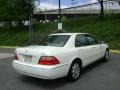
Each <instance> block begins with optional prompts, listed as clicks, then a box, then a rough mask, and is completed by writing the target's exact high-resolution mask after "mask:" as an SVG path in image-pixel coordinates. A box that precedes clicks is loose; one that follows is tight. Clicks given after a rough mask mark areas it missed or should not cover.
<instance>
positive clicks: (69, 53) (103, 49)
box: [13, 33, 109, 81]
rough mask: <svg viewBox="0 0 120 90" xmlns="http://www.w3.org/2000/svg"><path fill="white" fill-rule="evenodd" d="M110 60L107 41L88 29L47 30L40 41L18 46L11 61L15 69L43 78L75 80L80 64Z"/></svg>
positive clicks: (85, 64)
mask: <svg viewBox="0 0 120 90" xmlns="http://www.w3.org/2000/svg"><path fill="white" fill-rule="evenodd" d="M97 60H104V61H108V60H109V48H108V45H107V44H105V43H103V42H99V41H98V40H96V39H95V38H94V37H93V36H91V35H90V34H87V33H58V34H50V35H48V36H47V37H45V38H44V39H43V40H42V43H41V44H40V45H32V46H27V47H21V48H17V49H16V50H15V56H14V61H13V67H14V69H15V70H16V71H18V72H20V73H22V74H25V75H28V76H33V77H38V78H42V79H56V78H60V77H64V76H66V77H67V78H68V79H69V80H71V81H75V80H77V79H78V78H79V77H80V73H81V70H82V68H84V67H85V66H87V65H89V64H91V63H93V62H95V61H97Z"/></svg>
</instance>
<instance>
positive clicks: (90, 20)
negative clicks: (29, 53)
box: [0, 15, 120, 50]
mask: <svg viewBox="0 0 120 90" xmlns="http://www.w3.org/2000/svg"><path fill="white" fill-rule="evenodd" d="M62 21H63V29H64V30H65V31H66V32H85V33H90V34H92V35H93V36H95V37H96V38H97V39H98V40H101V41H104V42H106V43H108V44H109V46H110V49H118V50H120V15H111V16H109V17H106V18H105V20H103V21H101V20H99V19H98V17H81V18H79V19H77V20H68V19H66V18H63V19H62ZM55 30H57V23H56V22H50V23H46V24H35V25H34V36H36V37H37V36H40V37H44V36H45V35H47V34H49V33H52V32H54V31H55ZM40 39H41V38H39V40H40ZM37 42H39V41H37ZM27 43H28V30H17V29H11V30H6V29H5V30H4V29H0V46H3V45H5V46H23V45H26V44H27Z"/></svg>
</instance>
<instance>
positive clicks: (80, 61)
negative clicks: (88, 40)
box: [70, 58, 83, 68]
mask: <svg viewBox="0 0 120 90" xmlns="http://www.w3.org/2000/svg"><path fill="white" fill-rule="evenodd" d="M75 61H77V62H79V64H80V66H81V68H82V66H83V63H82V60H81V59H80V58H75V59H73V60H72V62H71V64H72V63H73V62H75ZM71 64H70V65H71Z"/></svg>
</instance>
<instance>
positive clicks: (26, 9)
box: [0, 0, 34, 26]
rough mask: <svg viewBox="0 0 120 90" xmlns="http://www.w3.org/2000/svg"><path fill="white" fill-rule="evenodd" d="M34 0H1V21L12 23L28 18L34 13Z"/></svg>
mask: <svg viewBox="0 0 120 90" xmlns="http://www.w3.org/2000/svg"><path fill="white" fill-rule="evenodd" d="M31 2H33V0H0V21H6V22H9V25H10V26H11V23H12V22H13V21H14V22H19V23H21V22H22V21H23V20H26V19H28V16H29V15H30V13H33V8H34V7H33V3H31Z"/></svg>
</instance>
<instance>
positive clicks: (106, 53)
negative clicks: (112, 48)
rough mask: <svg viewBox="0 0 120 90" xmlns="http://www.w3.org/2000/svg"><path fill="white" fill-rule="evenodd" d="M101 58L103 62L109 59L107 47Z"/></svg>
mask: <svg viewBox="0 0 120 90" xmlns="http://www.w3.org/2000/svg"><path fill="white" fill-rule="evenodd" d="M103 60H104V61H105V62H107V61H109V60H110V54H109V49H107V50H106V51H105V55H104V58H103Z"/></svg>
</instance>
